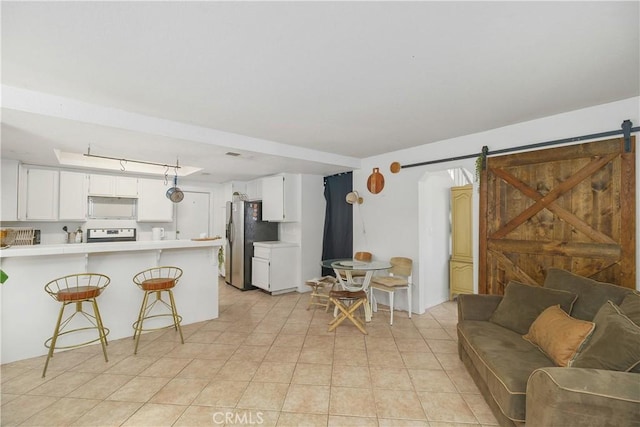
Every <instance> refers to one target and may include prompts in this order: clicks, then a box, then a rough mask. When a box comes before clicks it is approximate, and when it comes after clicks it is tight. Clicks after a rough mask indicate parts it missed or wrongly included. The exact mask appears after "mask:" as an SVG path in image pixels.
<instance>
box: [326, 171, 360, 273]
mask: <svg viewBox="0 0 640 427" xmlns="http://www.w3.org/2000/svg"><path fill="white" fill-rule="evenodd" d="M352 175H353V174H352V173H351V172H347V173H341V174H338V175H332V176H327V177H325V178H324V199H325V200H326V202H327V209H326V212H325V217H324V238H323V242H322V259H332V258H351V257H352V256H353V207H352V206H351V205H350V204H348V203H347V202H346V200H345V197H346V196H347V194H348V193H349V192H351V190H352V188H353V178H352ZM329 274H330V275H335V274H334V272H333V270H331V269H329V268H323V269H322V275H323V276H325V275H329Z"/></svg>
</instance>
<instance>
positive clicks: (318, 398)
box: [282, 384, 330, 414]
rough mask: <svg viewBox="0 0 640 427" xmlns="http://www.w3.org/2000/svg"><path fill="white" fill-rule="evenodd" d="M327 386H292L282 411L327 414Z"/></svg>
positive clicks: (328, 390) (328, 389)
mask: <svg viewBox="0 0 640 427" xmlns="http://www.w3.org/2000/svg"><path fill="white" fill-rule="evenodd" d="M329 392H330V388H329V386H321V385H305V384H292V385H291V386H290V387H289V390H288V391H287V396H286V398H285V401H284V404H283V406H282V411H284V412H302V413H308V414H327V413H328V411H329Z"/></svg>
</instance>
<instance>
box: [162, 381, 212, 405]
mask: <svg viewBox="0 0 640 427" xmlns="http://www.w3.org/2000/svg"><path fill="white" fill-rule="evenodd" d="M207 384H209V380H206V379H194V378H174V379H172V380H171V381H169V382H168V383H167V384H166V385H165V386H164V387H162V388H161V389H160V391H158V392H157V393H156V394H155V395H154V396H153V397H152V398H151V400H150V401H149V402H151V403H162V404H170V405H190V404H191V402H193V400H194V399H195V398H196V397H197V396H198V395H199V394H200V392H201V391H202V389H204V388H205V387H206V386H207Z"/></svg>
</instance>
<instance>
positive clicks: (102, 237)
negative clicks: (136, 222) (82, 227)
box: [87, 228, 136, 243]
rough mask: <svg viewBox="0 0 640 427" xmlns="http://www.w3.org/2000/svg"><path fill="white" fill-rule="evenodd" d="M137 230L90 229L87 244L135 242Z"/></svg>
mask: <svg viewBox="0 0 640 427" xmlns="http://www.w3.org/2000/svg"><path fill="white" fill-rule="evenodd" d="M135 241H136V229H135V228H88V229H87V243H99V242H135Z"/></svg>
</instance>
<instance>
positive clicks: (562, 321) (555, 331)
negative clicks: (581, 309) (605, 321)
mask: <svg viewBox="0 0 640 427" xmlns="http://www.w3.org/2000/svg"><path fill="white" fill-rule="evenodd" d="M594 328H595V324H594V323H593V322H588V321H586V320H578V319H574V318H573V317H571V316H569V315H568V314H567V313H566V312H565V311H564V310H562V309H561V308H560V306H559V305H553V306H551V307H549V308H547V309H546V310H544V311H543V312H542V313H540V316H538V318H537V319H536V320H535V321H534V322H533V323H532V324H531V327H530V328H529V332H528V333H527V334H526V335H524V336H523V337H522V338H524V339H525V340H527V341H529V342H530V343H531V344H533V345H535V346H537V347H538V348H539V349H540V350H542V352H543V353H544V354H546V355H547V356H548V357H549V358H550V359H551V360H553V362H554V363H555V364H556V365H557V366H567V365H568V364H569V362H570V361H572V360H573V358H574V357H575V356H576V354H577V353H578V351H579V350H580V348H581V347H582V345H583V344H584V342H585V341H586V340H587V338H589V336H590V335H591V333H592V332H593V330H594Z"/></svg>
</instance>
